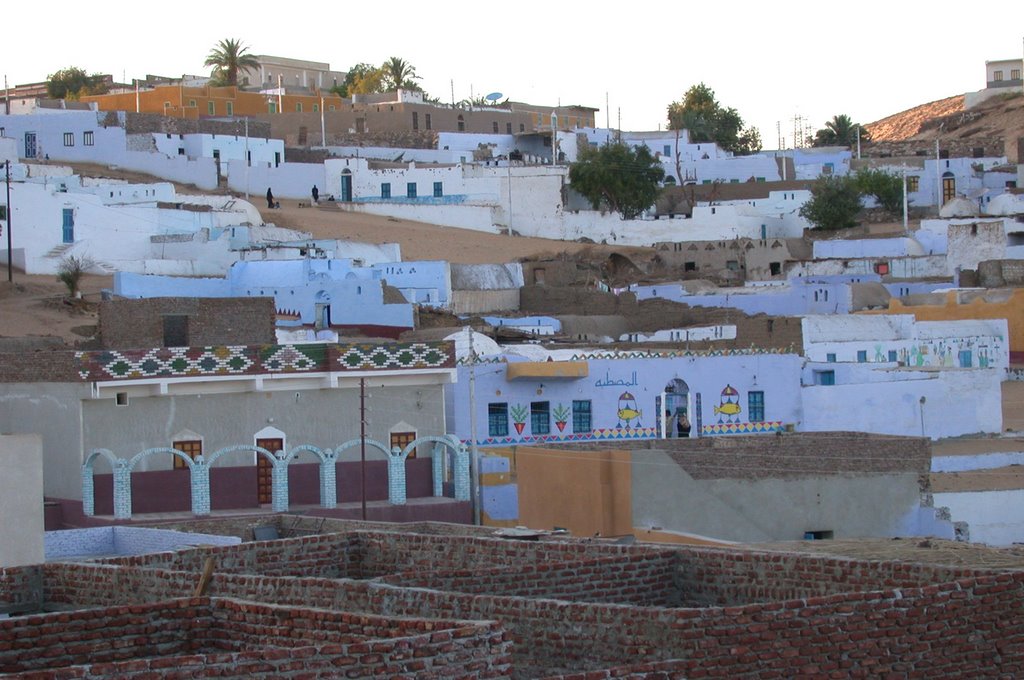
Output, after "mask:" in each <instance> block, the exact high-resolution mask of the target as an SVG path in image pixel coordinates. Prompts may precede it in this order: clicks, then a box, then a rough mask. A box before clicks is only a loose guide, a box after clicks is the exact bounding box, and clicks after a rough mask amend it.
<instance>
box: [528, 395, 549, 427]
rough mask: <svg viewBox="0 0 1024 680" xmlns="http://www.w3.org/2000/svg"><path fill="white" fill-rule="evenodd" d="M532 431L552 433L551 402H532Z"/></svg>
mask: <svg viewBox="0 0 1024 680" xmlns="http://www.w3.org/2000/svg"><path fill="white" fill-rule="evenodd" d="M530 432H531V433H532V434H551V402H548V401H531V402H530Z"/></svg>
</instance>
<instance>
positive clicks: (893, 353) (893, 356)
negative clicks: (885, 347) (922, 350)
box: [889, 349, 898, 362]
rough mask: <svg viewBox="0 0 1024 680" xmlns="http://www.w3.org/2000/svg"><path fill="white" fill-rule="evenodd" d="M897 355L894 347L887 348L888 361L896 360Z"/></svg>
mask: <svg viewBox="0 0 1024 680" xmlns="http://www.w3.org/2000/svg"><path fill="white" fill-rule="evenodd" d="M897 356H898V355H897V354H896V350H894V349H891V350H889V361H892V362H896V361H897V360H898V359H897Z"/></svg>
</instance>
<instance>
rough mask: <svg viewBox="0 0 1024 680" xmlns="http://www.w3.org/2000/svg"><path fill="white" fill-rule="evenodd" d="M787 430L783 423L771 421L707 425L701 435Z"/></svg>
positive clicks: (702, 429)
mask: <svg viewBox="0 0 1024 680" xmlns="http://www.w3.org/2000/svg"><path fill="white" fill-rule="evenodd" d="M783 429H785V426H784V425H783V423H782V421H770V422H761V423H719V424H716V425H705V426H704V427H703V428H701V433H702V434H705V435H715V434H761V433H765V432H782V431H783Z"/></svg>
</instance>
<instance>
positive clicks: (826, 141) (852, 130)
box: [814, 113, 868, 146]
mask: <svg viewBox="0 0 1024 680" xmlns="http://www.w3.org/2000/svg"><path fill="white" fill-rule="evenodd" d="M858 130H860V139H861V141H867V139H868V133H867V131H866V130H864V129H862V128H861V126H860V123H854V122H853V120H852V119H851V118H850V117H849V116H848V115H846V114H845V113H841V114H839V115H838V116H832V120H830V121H827V122H826V123H825V127H823V128H822V129H820V130H818V131H817V132H815V133H814V146H853V145H854V144H856V143H857V131H858Z"/></svg>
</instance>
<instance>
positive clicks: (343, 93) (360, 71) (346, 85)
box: [331, 62, 384, 97]
mask: <svg viewBox="0 0 1024 680" xmlns="http://www.w3.org/2000/svg"><path fill="white" fill-rule="evenodd" d="M383 91H384V74H383V73H382V72H381V70H380V69H379V68H378V67H376V66H374V65H373V64H367V63H365V62H361V63H358V64H356V65H355V66H353V67H351V68H350V69H349V70H348V72H347V73H345V82H343V83H340V84H338V85H335V86H334V87H332V88H331V92H333V93H335V94H336V95H338V96H340V97H351V96H352V95H353V94H372V93H374V92H383Z"/></svg>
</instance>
